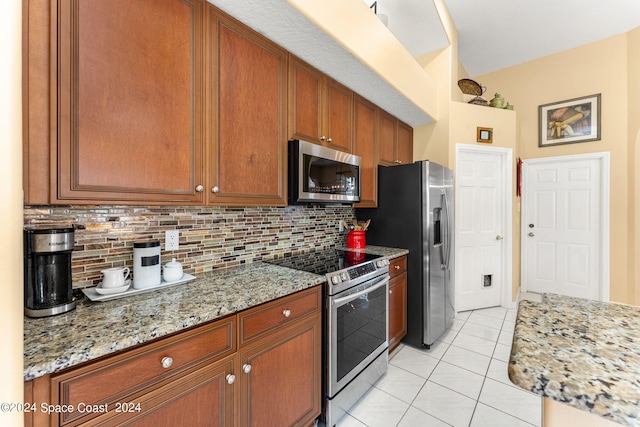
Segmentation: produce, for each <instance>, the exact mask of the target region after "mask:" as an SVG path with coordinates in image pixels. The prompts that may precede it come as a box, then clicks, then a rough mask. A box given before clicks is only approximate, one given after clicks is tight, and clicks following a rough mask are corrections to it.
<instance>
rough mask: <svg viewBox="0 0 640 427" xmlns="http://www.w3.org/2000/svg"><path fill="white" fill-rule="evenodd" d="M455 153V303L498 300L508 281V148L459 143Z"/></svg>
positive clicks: (463, 306) (470, 306)
mask: <svg viewBox="0 0 640 427" xmlns="http://www.w3.org/2000/svg"><path fill="white" fill-rule="evenodd" d="M506 153H508V156H507V155H506ZM456 156H457V157H456V200H457V202H456V203H457V205H456V233H457V234H456V239H457V246H456V247H457V251H456V267H457V268H456V301H457V302H456V309H457V310H458V311H464V310H474V309H479V308H484V307H493V306H500V305H502V304H503V302H504V303H508V302H506V301H503V299H504V295H505V292H504V291H505V289H504V288H505V287H506V286H509V288H510V283H511V281H510V280H508V277H507V274H506V272H507V271H511V269H510V268H508V269H507V268H506V266H505V262H506V261H505V252H506V251H507V250H508V248H509V247H510V245H509V246H508V245H507V241H510V240H511V239H510V232H509V231H510V225H509V227H507V225H506V224H507V223H509V224H510V223H511V222H510V217H509V215H510V208H509V207H510V205H511V202H510V198H509V197H508V194H507V188H510V187H511V186H510V185H507V184H510V183H511V170H510V168H507V165H506V163H507V160H506V159H507V158H509V159H510V157H511V152H510V150H508V151H505V150H498V149H491V148H485V149H480V148H476V149H472V148H468V149H466V150H465V149H461V148H460V147H459V148H458V152H457V155H456ZM507 200H509V202H507ZM509 254H510V253H509ZM509 259H510V257H509ZM510 262H511V261H510V260H509V263H510ZM507 284H508V285H507ZM509 290H510V289H509Z"/></svg>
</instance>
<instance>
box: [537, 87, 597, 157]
mask: <svg viewBox="0 0 640 427" xmlns="http://www.w3.org/2000/svg"><path fill="white" fill-rule="evenodd" d="M538 123H539V129H538V132H539V135H540V137H539V142H538V146H539V147H547V146H550V145H561V144H573V143H576V142H587V141H599V140H600V94H599V93H598V94H596V95H589V96H583V97H581V98H574V99H568V100H566V101H560V102H553V103H551V104H545V105H540V106H539V107H538Z"/></svg>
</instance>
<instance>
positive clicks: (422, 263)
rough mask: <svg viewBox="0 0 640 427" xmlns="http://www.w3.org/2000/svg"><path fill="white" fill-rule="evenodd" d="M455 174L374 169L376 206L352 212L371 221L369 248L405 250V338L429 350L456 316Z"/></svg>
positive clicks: (419, 167)
mask: <svg viewBox="0 0 640 427" xmlns="http://www.w3.org/2000/svg"><path fill="white" fill-rule="evenodd" d="M453 202H454V200H453V171H451V170H450V169H447V168H445V167H444V166H441V165H439V164H436V163H433V162H430V161H419V162H415V163H412V164H406V165H399V166H389V167H385V166H379V167H378V208H376V209H356V216H357V217H358V219H359V220H366V219H368V218H371V225H370V226H369V229H368V230H367V234H366V239H367V245H378V246H389V247H396V248H405V249H408V250H409V254H408V255H407V336H406V337H405V338H404V340H403V342H405V343H407V344H410V345H413V346H416V347H426V348H429V347H430V346H431V345H432V344H433V343H434V342H435V341H436V340H437V339H438V338H439V337H440V336H441V335H442V333H443V332H444V331H445V330H446V329H447V328H448V327H449V326H450V325H451V322H452V321H453V318H454V317H455V308H454V307H455V306H454V297H455V280H454V256H453V255H454V247H453V237H454V236H453V234H454V232H453V230H454V228H453V218H454V210H453Z"/></svg>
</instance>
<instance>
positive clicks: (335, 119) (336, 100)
mask: <svg viewBox="0 0 640 427" xmlns="http://www.w3.org/2000/svg"><path fill="white" fill-rule="evenodd" d="M327 80H328V82H327V112H326V126H325V132H326V137H327V140H326V145H327V146H328V147H331V148H334V149H336V150H341V151H346V152H347V153H351V152H352V138H353V136H352V132H351V128H352V123H353V92H352V91H351V90H349V89H348V88H346V87H345V86H343V85H341V84H340V83H338V82H336V81H333V80H331V79H328V78H327Z"/></svg>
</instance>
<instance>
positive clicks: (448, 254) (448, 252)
mask: <svg viewBox="0 0 640 427" xmlns="http://www.w3.org/2000/svg"><path fill="white" fill-rule="evenodd" d="M442 197H443V199H444V206H445V213H444V215H443V216H444V221H443V223H444V233H443V234H444V244H443V246H445V249H444V256H443V257H442V262H443V270H446V269H448V268H449V261H450V259H451V230H450V228H451V227H450V225H451V221H449V215H450V213H451V210H450V207H449V198H448V197H447V193H446V192H444V191H443V192H442Z"/></svg>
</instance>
